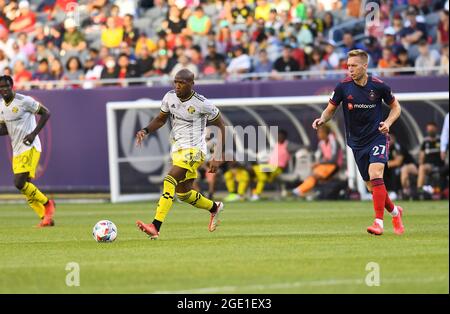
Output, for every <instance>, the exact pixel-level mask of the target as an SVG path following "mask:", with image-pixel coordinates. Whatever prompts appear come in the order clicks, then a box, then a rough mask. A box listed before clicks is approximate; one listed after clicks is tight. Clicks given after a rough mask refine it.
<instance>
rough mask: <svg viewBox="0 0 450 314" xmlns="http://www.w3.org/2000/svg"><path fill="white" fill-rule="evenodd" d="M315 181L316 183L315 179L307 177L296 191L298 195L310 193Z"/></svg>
mask: <svg viewBox="0 0 450 314" xmlns="http://www.w3.org/2000/svg"><path fill="white" fill-rule="evenodd" d="M316 181H317V180H316V178H314V177H313V176H311V177H307V178H306V179H305V181H303V183H302V184H300V185H299V187H298V191H299V192H300V194H301V195H303V194H305V193H307V192H309V191H311V190H312V189H313V188H314V186H315V185H316Z"/></svg>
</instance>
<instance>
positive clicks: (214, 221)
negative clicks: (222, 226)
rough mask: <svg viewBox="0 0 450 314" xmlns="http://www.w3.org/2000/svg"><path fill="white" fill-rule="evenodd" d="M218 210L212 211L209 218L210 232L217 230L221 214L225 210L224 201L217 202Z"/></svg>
mask: <svg viewBox="0 0 450 314" xmlns="http://www.w3.org/2000/svg"><path fill="white" fill-rule="evenodd" d="M216 205H217V210H216V211H215V212H214V213H211V217H210V218H209V224H208V230H209V231H210V232H213V231H214V230H216V228H217V226H218V225H219V223H220V220H219V215H220V213H221V212H222V210H223V203H222V202H216Z"/></svg>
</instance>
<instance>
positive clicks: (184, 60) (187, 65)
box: [170, 54, 198, 78]
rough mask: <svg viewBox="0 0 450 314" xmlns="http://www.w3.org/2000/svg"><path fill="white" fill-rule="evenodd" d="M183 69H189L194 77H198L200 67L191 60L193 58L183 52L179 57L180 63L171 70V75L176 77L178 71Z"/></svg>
mask: <svg viewBox="0 0 450 314" xmlns="http://www.w3.org/2000/svg"><path fill="white" fill-rule="evenodd" d="M182 69H188V70H189V71H191V72H192V73H193V74H194V77H195V78H197V77H198V68H197V66H196V65H195V64H193V63H192V62H191V60H190V59H189V58H188V57H187V56H186V55H185V54H182V55H180V56H179V57H178V63H177V64H175V66H174V67H173V69H172V71H171V72H170V76H171V77H172V78H175V75H176V74H177V73H178V71H180V70H182Z"/></svg>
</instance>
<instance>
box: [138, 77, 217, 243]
mask: <svg viewBox="0 0 450 314" xmlns="http://www.w3.org/2000/svg"><path fill="white" fill-rule="evenodd" d="M174 85H175V90H172V91H169V92H168V93H167V94H166V95H165V96H164V98H163V100H162V104H161V111H160V113H159V115H158V116H156V117H155V118H154V119H153V120H152V121H151V122H150V124H149V125H148V126H147V127H145V128H143V129H142V130H140V131H138V132H137V134H136V144H137V145H141V143H142V141H143V140H144V138H145V137H146V136H147V135H148V134H149V133H152V132H155V131H156V130H158V129H159V128H161V127H162V126H163V125H164V124H165V123H166V121H167V119H168V118H169V117H170V119H171V125H172V132H171V140H172V150H171V156H172V164H173V166H172V168H171V170H170V171H169V173H168V174H167V176H166V177H165V178H164V187H163V194H162V196H161V197H160V199H159V203H158V207H157V209H156V215H155V218H154V220H153V222H152V223H150V224H145V223H143V222H142V221H137V222H136V225H137V226H138V228H139V229H140V230H141V231H143V232H145V233H146V234H147V235H149V236H150V239H157V238H158V236H159V230H160V228H161V224H162V223H163V222H164V219H165V218H166V215H167V213H168V212H169V210H170V208H171V207H172V203H173V198H174V196H175V193H176V194H177V197H178V198H179V199H180V200H181V201H184V202H186V203H188V204H191V205H193V206H195V207H198V208H202V209H205V210H207V211H209V212H210V221H209V225H208V230H209V231H210V232H212V231H214V230H216V227H217V225H218V223H219V220H218V218H219V214H220V212H221V211H222V210H223V203H221V202H213V201H212V200H210V199H207V198H206V197H204V196H203V195H201V194H200V193H199V192H197V191H195V190H193V189H192V184H193V182H194V180H195V178H197V169H198V167H199V166H200V165H201V164H202V163H203V162H204V159H205V156H206V153H207V146H206V139H205V137H206V130H205V129H206V125H207V124H209V125H214V126H217V127H218V128H219V129H220V136H219V138H218V139H217V140H218V145H217V147H218V148H222V152H223V145H224V143H225V125H224V123H223V120H222V117H221V116H220V112H219V110H218V109H217V108H216V107H215V106H214V105H213V104H212V103H211V102H210V101H209V100H208V99H206V98H205V97H203V96H202V95H199V94H198V93H196V92H195V91H194V90H193V89H192V88H193V86H194V74H193V73H192V72H190V71H189V70H187V69H183V70H180V71H179V72H178V73H177V74H176V75H175V79H174ZM215 155H219V156H220V155H222V156H223V153H218V154H215ZM222 156H221V157H219V158H216V159H222ZM216 159H213V160H212V161H210V162H209V172H212V173H214V172H216V170H217V168H218V167H219V166H220V164H221V163H222V162H221V161H219V160H216Z"/></svg>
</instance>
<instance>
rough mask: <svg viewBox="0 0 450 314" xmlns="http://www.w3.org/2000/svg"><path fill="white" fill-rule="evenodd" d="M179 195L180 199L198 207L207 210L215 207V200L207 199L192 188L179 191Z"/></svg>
mask: <svg viewBox="0 0 450 314" xmlns="http://www.w3.org/2000/svg"><path fill="white" fill-rule="evenodd" d="M177 196H178V198H179V199H180V201H183V202H186V203H189V204H191V205H192V206H195V207H197V208H203V209H206V210H210V209H212V208H213V204H214V202H213V201H211V200H210V199H207V198H206V197H204V196H203V195H201V194H200V193H199V192H197V191H195V190H190V191H189V192H187V193H177Z"/></svg>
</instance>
